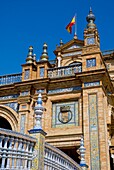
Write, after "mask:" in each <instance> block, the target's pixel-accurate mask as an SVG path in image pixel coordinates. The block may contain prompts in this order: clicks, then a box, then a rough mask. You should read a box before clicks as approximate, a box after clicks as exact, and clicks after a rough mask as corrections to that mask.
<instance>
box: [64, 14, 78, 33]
mask: <svg viewBox="0 0 114 170" xmlns="http://www.w3.org/2000/svg"><path fill="white" fill-rule="evenodd" d="M75 18H76V17H75V16H74V17H73V18H72V20H71V22H70V23H69V24H68V25H67V26H66V30H67V31H68V32H69V33H70V34H71V33H72V26H73V25H74V24H75Z"/></svg>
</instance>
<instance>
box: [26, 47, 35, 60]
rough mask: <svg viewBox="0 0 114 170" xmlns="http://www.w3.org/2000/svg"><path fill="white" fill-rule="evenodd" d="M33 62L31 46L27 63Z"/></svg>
mask: <svg viewBox="0 0 114 170" xmlns="http://www.w3.org/2000/svg"><path fill="white" fill-rule="evenodd" d="M32 62H33V46H29V50H28V55H27V58H26V63H32Z"/></svg>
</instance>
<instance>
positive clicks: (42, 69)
mask: <svg viewBox="0 0 114 170" xmlns="http://www.w3.org/2000/svg"><path fill="white" fill-rule="evenodd" d="M40 77H44V67H40Z"/></svg>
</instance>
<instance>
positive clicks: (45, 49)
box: [40, 43, 48, 60]
mask: <svg viewBox="0 0 114 170" xmlns="http://www.w3.org/2000/svg"><path fill="white" fill-rule="evenodd" d="M40 59H41V60H48V53H47V44H46V43H44V45H43V52H42V56H41V57H40Z"/></svg>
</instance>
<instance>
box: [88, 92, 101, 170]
mask: <svg viewBox="0 0 114 170" xmlns="http://www.w3.org/2000/svg"><path fill="white" fill-rule="evenodd" d="M88 107H89V129H90V153H91V158H90V159H91V168H90V169H91V170H100V157H99V139H98V116H97V114H98V112H97V95H96V94H90V95H89V106H88Z"/></svg>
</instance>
